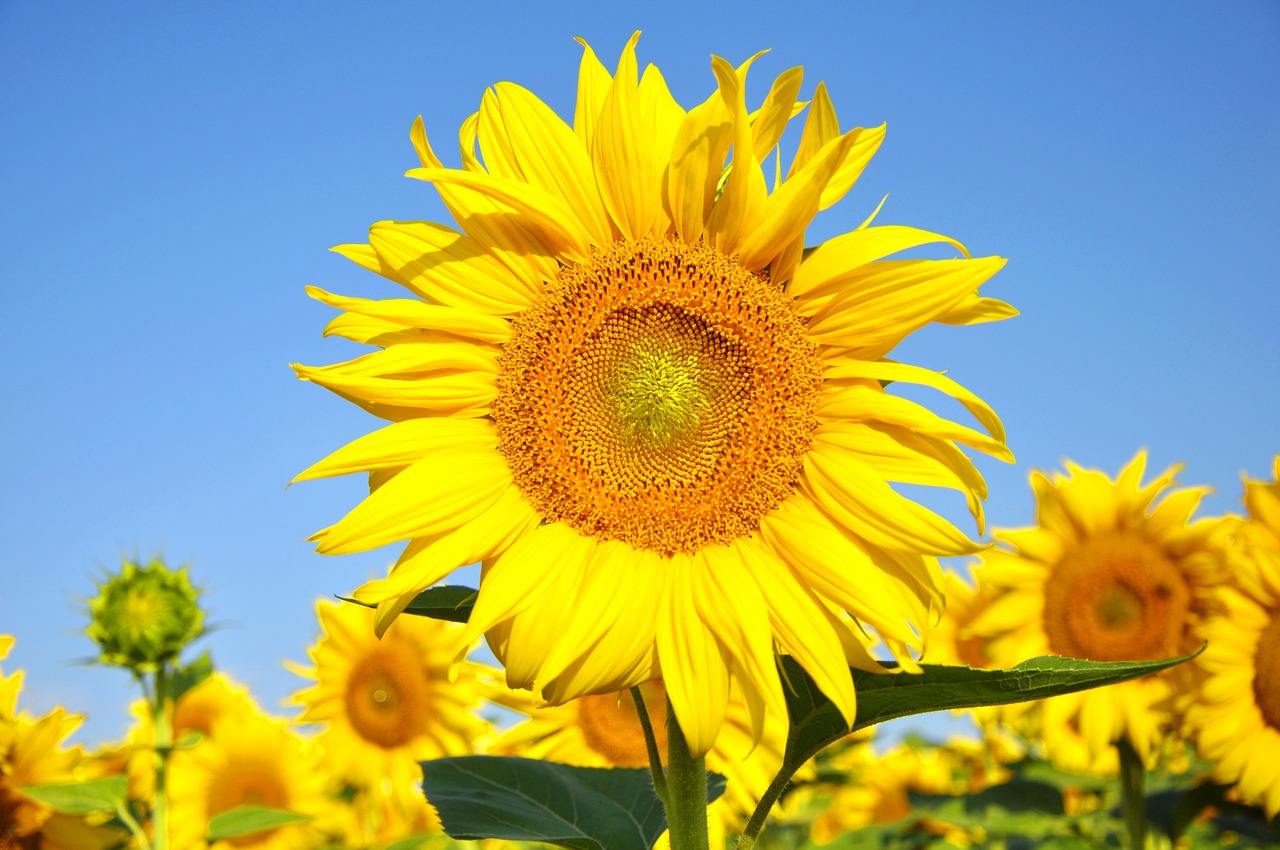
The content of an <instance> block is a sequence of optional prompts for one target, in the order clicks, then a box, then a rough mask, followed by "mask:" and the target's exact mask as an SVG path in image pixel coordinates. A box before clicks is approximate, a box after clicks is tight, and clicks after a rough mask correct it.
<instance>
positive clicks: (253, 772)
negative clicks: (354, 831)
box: [169, 712, 333, 850]
mask: <svg viewBox="0 0 1280 850" xmlns="http://www.w3.org/2000/svg"><path fill="white" fill-rule="evenodd" d="M317 756H318V753H316V752H315V750H314V749H313V748H310V747H308V746H306V742H305V741H304V740H303V738H302V737H301V736H299V735H298V734H297V733H296V732H294V731H293V730H292V729H290V728H289V726H288V724H287V723H286V722H285V721H283V720H279V719H276V718H273V717H269V716H267V715H265V714H261V713H258V712H254V713H252V714H248V715H244V716H240V717H221V718H219V719H217V720H215V721H214V723H213V727H212V729H211V730H210V733H209V735H208V736H207V737H206V738H204V740H202V741H201V742H200V744H199V745H198V746H196V747H192V748H189V749H179V750H176V751H175V752H174V754H173V757H172V759H170V761H169V806H170V813H171V815H172V819H171V824H172V826H171V831H172V846H173V847H175V848H178V847H181V848H184V850H187V848H190V850H200V848H204V847H206V846H207V844H206V841H205V837H206V834H207V833H206V828H207V825H208V823H209V820H210V818H212V817H214V816H215V815H218V814H221V813H222V812H227V811H230V810H232V809H235V808H239V807H241V806H263V807H265V808H269V809H279V810H283V811H288V812H293V813H294V814H298V815H304V816H307V817H311V818H323V817H325V816H327V815H328V814H329V813H330V811H331V809H332V807H333V803H332V801H331V800H330V798H329V796H328V794H327V793H326V792H327V787H328V781H327V777H326V776H325V774H324V773H323V771H322V764H321V762H320V760H319V759H318V758H317ZM319 843H320V833H319V830H318V827H317V826H316V825H315V824H314V823H312V822H304V823H298V824H288V825H285V826H279V827H275V828H272V829H266V830H262V831H260V832H255V833H252V834H250V835H245V836H240V837H237V838H234V839H227V840H225V841H219V842H215V843H214V845H213V847H214V848H217V850H229V848H231V847H235V848H238V850H301V848H305V847H314V846H317V845H318V844H319Z"/></svg>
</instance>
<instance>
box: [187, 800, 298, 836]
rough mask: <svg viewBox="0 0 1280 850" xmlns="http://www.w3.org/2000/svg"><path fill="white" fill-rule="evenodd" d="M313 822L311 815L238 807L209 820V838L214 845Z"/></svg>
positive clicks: (260, 807) (261, 807)
mask: <svg viewBox="0 0 1280 850" xmlns="http://www.w3.org/2000/svg"><path fill="white" fill-rule="evenodd" d="M308 820H311V818H310V816H309V815H300V814H298V813H296V812H286V811H284V810H283V809H268V808H266V807H265V806H237V807H236V808H234V809H228V810H227V811H225V812H219V813H218V814H216V815H214V816H213V817H212V818H210V819H209V838H208V841H209V843H210V844H212V843H213V842H215V841H221V840H222V839H224V838H236V837H238V836H241V835H251V834H253V833H255V832H262V831H263V830H267V829H276V828H277V827H281V826H289V825H290V824H295V823H302V822H303V821H308Z"/></svg>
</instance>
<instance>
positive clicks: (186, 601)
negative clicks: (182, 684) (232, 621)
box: [85, 559, 204, 673]
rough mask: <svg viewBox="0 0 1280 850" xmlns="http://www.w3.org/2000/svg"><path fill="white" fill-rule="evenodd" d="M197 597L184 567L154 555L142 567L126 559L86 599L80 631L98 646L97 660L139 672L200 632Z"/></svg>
mask: <svg viewBox="0 0 1280 850" xmlns="http://www.w3.org/2000/svg"><path fill="white" fill-rule="evenodd" d="M199 595H200V591H199V590H197V589H196V588H195V587H194V586H192V584H191V580H190V579H189V578H188V577H187V570H186V568H185V567H184V568H182V569H178V570H171V569H169V568H168V567H167V566H165V564H164V562H163V561H161V560H159V559H153V560H152V561H151V562H150V563H149V564H147V565H146V566H145V567H141V566H138V565H137V564H135V563H132V562H130V561H125V562H124V567H123V568H122V569H121V571H120V573H119V575H115V576H109V577H108V578H107V579H106V581H104V582H103V583H102V584H100V585H98V595H97V596H96V597H94V598H93V599H91V600H89V614H90V617H91V620H90V623H89V628H88V629H86V630H85V631H86V634H88V635H89V637H91V638H93V639H94V640H95V641H96V642H97V644H98V646H99V647H100V648H101V650H102V652H101V654H100V656H99V658H98V660H99V661H101V662H102V663H104V664H114V665H117V666H120V667H127V668H129V669H130V670H133V671H134V672H138V673H141V672H150V671H154V670H156V669H157V668H158V667H159V666H160V665H161V664H162V663H163V662H165V661H168V660H171V659H173V658H175V657H177V655H178V653H179V652H180V651H181V650H182V648H183V647H184V646H186V645H187V644H188V643H190V642H191V641H193V640H195V639H196V638H197V637H199V636H200V635H201V634H202V633H203V625H204V612H203V611H201V610H200V605H199V603H198V601H197V599H198V597H199Z"/></svg>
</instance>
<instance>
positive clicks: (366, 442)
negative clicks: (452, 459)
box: [293, 417, 498, 481]
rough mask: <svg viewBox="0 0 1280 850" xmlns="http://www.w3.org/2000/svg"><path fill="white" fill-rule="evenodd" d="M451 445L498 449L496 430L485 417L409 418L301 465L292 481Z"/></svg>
mask: <svg viewBox="0 0 1280 850" xmlns="http://www.w3.org/2000/svg"><path fill="white" fill-rule="evenodd" d="M453 446H465V447H467V448H483V447H488V448H490V449H492V450H495V451H496V450H497V447H498V434H497V431H496V430H495V429H494V426H493V423H492V422H491V421H489V420H486V419H452V418H436V417H432V418H426V419H409V420H407V421H405V422H397V423H395V424H393V425H388V426H387V427H385V428H380V429H379V430H377V431H374V432H373V433H371V434H366V435H365V436H363V437H360V438H359V439H357V440H354V441H353V442H350V443H348V444H347V445H346V446H343V447H342V448H341V449H338V450H337V451H336V452H334V453H333V454H331V455H329V456H328V457H326V458H325V459H324V460H321V461H319V462H318V463H315V464H312V465H311V466H309V467H307V468H306V469H304V470H303V471H302V472H299V473H298V474H297V475H295V476H294V478H293V480H294V481H308V480H312V479H316V478H330V477H332V476H335V475H350V474H351V473H354V472H369V471H370V470H374V469H387V468H392V467H404V466H408V465H409V464H411V463H413V462H414V461H415V460H417V459H419V458H420V457H422V456H423V455H426V454H429V453H430V452H433V451H439V450H441V449H448V448H450V447H453Z"/></svg>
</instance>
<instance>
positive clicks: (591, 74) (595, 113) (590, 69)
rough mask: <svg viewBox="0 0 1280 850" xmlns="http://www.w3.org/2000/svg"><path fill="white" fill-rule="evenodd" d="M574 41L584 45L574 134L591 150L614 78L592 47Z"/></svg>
mask: <svg viewBox="0 0 1280 850" xmlns="http://www.w3.org/2000/svg"><path fill="white" fill-rule="evenodd" d="M574 41H576V42H578V44H581V45H582V61H581V62H580V63H579V65H578V97H577V100H576V101H575V104H574V108H573V132H574V134H575V135H576V136H577V137H578V138H579V139H580V140H581V141H582V146H583V147H584V148H586V149H587V150H591V145H592V142H593V140H594V139H595V128H596V123H597V122H598V121H599V120H600V110H601V109H603V108H604V98H605V95H606V94H607V93H608V91H609V85H610V84H611V83H612V82H613V77H611V76H610V75H609V71H608V70H607V69H606V68H605V67H604V65H602V64H601V63H600V60H599V59H597V58H596V54H595V51H593V50H592V49H591V45H589V44H587V42H586V41H585V40H583V39H581V38H575V39H574Z"/></svg>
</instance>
